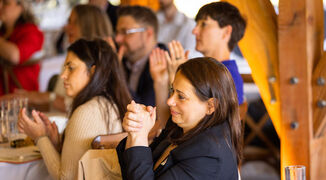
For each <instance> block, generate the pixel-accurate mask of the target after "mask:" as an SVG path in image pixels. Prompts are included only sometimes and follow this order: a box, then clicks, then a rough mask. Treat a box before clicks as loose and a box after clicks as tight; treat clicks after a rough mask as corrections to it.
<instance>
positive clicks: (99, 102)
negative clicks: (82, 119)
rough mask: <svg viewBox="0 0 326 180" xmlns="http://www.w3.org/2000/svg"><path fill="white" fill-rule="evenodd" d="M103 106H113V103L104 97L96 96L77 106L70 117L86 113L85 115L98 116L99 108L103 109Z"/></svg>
mask: <svg viewBox="0 0 326 180" xmlns="http://www.w3.org/2000/svg"><path fill="white" fill-rule="evenodd" d="M105 107H108V108H113V105H112V104H111V103H110V101H109V100H108V99H106V98H105V97H102V96H96V97H93V98H92V99H90V100H89V101H87V102H85V103H84V104H82V105H80V106H79V107H77V108H76V110H75V111H74V112H73V113H72V117H74V116H85V115H86V114H87V116H93V117H94V116H98V115H100V113H101V109H104V108H105Z"/></svg>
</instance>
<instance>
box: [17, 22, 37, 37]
mask: <svg viewBox="0 0 326 180" xmlns="http://www.w3.org/2000/svg"><path fill="white" fill-rule="evenodd" d="M15 30H16V32H29V33H36V34H40V35H43V33H42V32H41V31H40V29H39V28H38V27H37V26H36V25H35V24H32V23H26V24H20V25H17V26H16V27H15Z"/></svg>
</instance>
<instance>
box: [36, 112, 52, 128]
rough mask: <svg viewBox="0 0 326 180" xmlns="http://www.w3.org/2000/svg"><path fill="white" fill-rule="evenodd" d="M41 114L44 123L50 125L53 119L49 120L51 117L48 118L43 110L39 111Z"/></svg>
mask: <svg viewBox="0 0 326 180" xmlns="http://www.w3.org/2000/svg"><path fill="white" fill-rule="evenodd" d="M39 116H40V117H41V119H42V121H43V123H44V124H45V125H46V126H48V125H50V124H51V121H50V120H49V118H48V117H47V116H46V115H45V114H43V113H42V112H40V113H39Z"/></svg>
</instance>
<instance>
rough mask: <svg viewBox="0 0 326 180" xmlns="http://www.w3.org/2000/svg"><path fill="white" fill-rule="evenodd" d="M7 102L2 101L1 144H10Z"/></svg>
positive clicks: (0, 119)
mask: <svg viewBox="0 0 326 180" xmlns="http://www.w3.org/2000/svg"><path fill="white" fill-rule="evenodd" d="M6 105H7V102H6V101H0V132H1V134H0V143H1V144H2V143H7V142H8V124H7V123H8V121H7V110H6V108H7V107H6Z"/></svg>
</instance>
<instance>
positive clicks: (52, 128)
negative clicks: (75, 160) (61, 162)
mask: <svg viewBox="0 0 326 180" xmlns="http://www.w3.org/2000/svg"><path fill="white" fill-rule="evenodd" d="M39 115H40V117H41V120H42V121H43V123H44V126H45V129H46V133H47V136H48V137H49V138H50V141H51V142H52V144H53V146H54V147H55V148H56V149H57V150H58V151H59V150H60V149H61V141H60V140H61V139H60V134H59V131H58V127H57V125H56V123H55V122H52V123H51V121H50V120H49V118H48V117H46V116H45V115H44V114H43V113H41V112H40V113H39Z"/></svg>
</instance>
